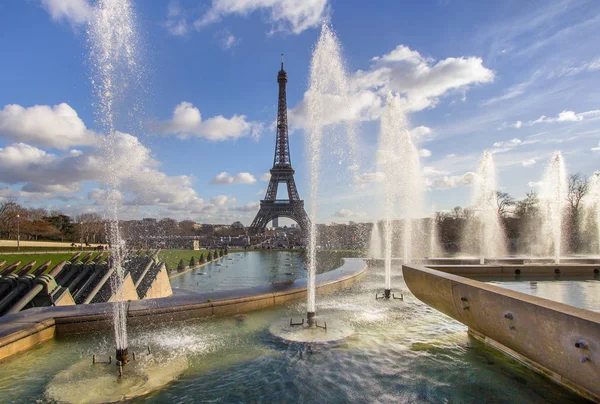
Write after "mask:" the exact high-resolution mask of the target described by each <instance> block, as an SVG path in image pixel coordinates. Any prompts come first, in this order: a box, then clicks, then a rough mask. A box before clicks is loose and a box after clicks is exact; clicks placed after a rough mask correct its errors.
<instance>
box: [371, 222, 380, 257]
mask: <svg viewBox="0 0 600 404" xmlns="http://www.w3.org/2000/svg"><path fill="white" fill-rule="evenodd" d="M382 257H383V254H382V245H381V232H380V231H379V225H378V224H377V222H375V223H373V228H372V229H371V240H370V242H369V258H373V259H381V258H382Z"/></svg>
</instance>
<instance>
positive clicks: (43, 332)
mask: <svg viewBox="0 0 600 404" xmlns="http://www.w3.org/2000/svg"><path fill="white" fill-rule="evenodd" d="M54 335H55V326H54V320H53V319H49V320H45V321H42V322H40V323H35V324H32V325H29V326H25V327H23V328H20V329H19V330H18V331H15V332H14V333H12V334H9V335H7V336H6V337H4V338H2V339H1V340H0V361H1V360H2V359H4V358H8V357H9V356H12V355H14V354H16V353H19V352H22V351H25V350H27V349H29V348H31V347H33V346H35V345H38V344H41V343H42V342H46V341H48V340H50V339H52V338H54Z"/></svg>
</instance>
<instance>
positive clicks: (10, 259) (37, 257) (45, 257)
mask: <svg viewBox="0 0 600 404" xmlns="http://www.w3.org/2000/svg"><path fill="white" fill-rule="evenodd" d="M87 254H88V252H86V251H84V252H83V254H82V255H81V256H80V258H83V257H85V256H86V255H87ZM73 255H75V253H72V252H69V253H57V254H27V253H24V254H8V255H6V254H2V253H0V261H6V264H4V265H3V266H2V267H1V268H0V272H1V271H2V269H5V268H7V267H8V266H10V265H11V264H13V263H15V262H17V261H21V265H19V268H22V267H24V266H25V265H27V264H28V263H29V262H31V261H35V262H36V264H35V267H36V268H37V267H38V266H40V265H42V264H43V263H44V262H46V261H52V264H51V265H50V268H49V269H48V270H47V271H46V272H50V270H51V269H52V268H54V266H55V265H56V264H58V263H59V262H62V261H68V260H69V259H71V257H73ZM97 255H98V253H94V254H93V255H92V258H95V257H96V256H97Z"/></svg>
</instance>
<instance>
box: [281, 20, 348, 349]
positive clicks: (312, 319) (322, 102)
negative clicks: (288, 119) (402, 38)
mask: <svg viewBox="0 0 600 404" xmlns="http://www.w3.org/2000/svg"><path fill="white" fill-rule="evenodd" d="M349 96H350V91H349V86H348V79H347V77H346V72H345V69H344V63H343V58H342V52H341V45H340V43H339V41H338V39H337V37H336V35H335V33H334V31H333V30H332V29H331V27H330V25H329V23H328V22H325V23H323V25H322V26H321V35H320V36H319V39H318V41H317V44H316V46H315V49H314V51H313V55H312V60H311V64H310V80H309V89H308V91H307V92H306V94H305V97H306V102H307V110H308V122H309V126H308V130H307V136H306V144H307V150H308V151H307V154H308V156H309V160H308V167H309V172H310V193H309V209H308V212H307V213H308V216H309V218H310V225H309V229H308V230H309V232H308V243H307V250H308V254H307V255H308V257H307V258H308V259H307V270H308V276H307V302H306V323H305V322H304V319H302V321H301V322H294V321H293V320H292V319H290V320H289V323H288V322H287V321H285V322H281V323H278V324H274V325H273V326H272V327H271V333H272V334H273V335H275V336H277V337H280V338H282V339H284V340H286V341H293V342H317V343H330V342H337V341H341V340H343V339H345V338H346V337H347V336H348V335H350V334H352V332H353V331H352V329H351V328H350V327H348V326H346V325H344V324H341V323H338V322H337V321H336V320H335V319H329V320H327V321H325V320H324V319H320V320H319V319H318V317H317V312H316V284H315V276H316V272H317V231H318V230H317V220H318V199H319V180H320V172H321V169H322V168H321V160H322V148H323V146H322V142H323V134H324V128H325V127H328V135H329V134H330V133H329V132H330V131H331V135H332V136H328V137H329V138H330V139H329V140H331V141H334V142H335V143H336V145H337V146H339V145H341V144H346V146H348V147H349V149H350V153H351V154H353V153H354V150H355V139H354V131H353V130H352V129H350V130H348V124H346V129H347V130H345V131H344V136H345V137H346V139H345V142H344V143H341V142H340V141H339V140H338V139H337V137H336V136H335V135H333V133H335V131H333V130H331V126H332V122H330V121H329V120H330V117H329V116H327V115H326V114H324V111H327V110H328V108H327V107H328V106H330V104H331V103H335V104H339V105H340V106H345V105H348V100H349ZM350 127H352V125H351V124H350ZM337 149H339V150H336V148H332V150H334V155H336V156H337V157H338V158H340V160H339V162H340V164H338V165H340V166H341V161H342V160H341V158H342V157H343V153H342V151H341V150H342V148H341V147H338V148H337ZM319 321H321V323H320V324H319ZM328 322H329V325H328ZM321 331H325V332H324V333H323V332H321Z"/></svg>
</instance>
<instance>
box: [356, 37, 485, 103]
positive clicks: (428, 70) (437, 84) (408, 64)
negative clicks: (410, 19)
mask: <svg viewBox="0 0 600 404" xmlns="http://www.w3.org/2000/svg"><path fill="white" fill-rule="evenodd" d="M373 61H374V62H375V64H374V66H372V67H371V69H370V70H369V71H366V72H364V71H360V70H359V71H358V72H357V73H356V77H355V80H356V82H357V85H358V86H360V87H361V88H368V89H373V90H375V91H377V90H381V89H386V90H390V91H392V92H398V93H400V94H402V95H405V96H406V98H407V101H408V108H409V109H410V110H413V111H420V110H422V109H425V108H429V107H432V106H435V105H436V104H437V102H438V99H439V97H441V96H443V95H445V94H446V93H448V92H449V91H451V90H459V89H460V90H462V91H463V92H464V91H466V90H467V89H468V88H470V87H471V86H473V85H476V84H484V83H489V82H491V81H493V80H494V72H493V71H491V70H490V69H488V68H486V67H485V66H483V61H482V59H481V58H478V57H450V58H447V59H443V60H440V61H438V62H437V63H435V60H434V59H432V58H425V57H423V56H421V55H420V54H419V53H418V52H417V51H414V50H411V49H409V48H408V47H407V46H405V45H398V46H397V47H396V49H394V50H393V51H391V52H390V53H388V54H386V55H383V56H381V57H375V58H373ZM463 95H464V94H463Z"/></svg>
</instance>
